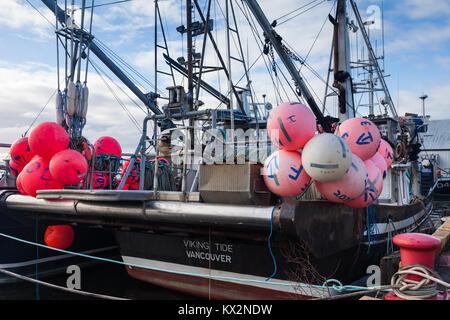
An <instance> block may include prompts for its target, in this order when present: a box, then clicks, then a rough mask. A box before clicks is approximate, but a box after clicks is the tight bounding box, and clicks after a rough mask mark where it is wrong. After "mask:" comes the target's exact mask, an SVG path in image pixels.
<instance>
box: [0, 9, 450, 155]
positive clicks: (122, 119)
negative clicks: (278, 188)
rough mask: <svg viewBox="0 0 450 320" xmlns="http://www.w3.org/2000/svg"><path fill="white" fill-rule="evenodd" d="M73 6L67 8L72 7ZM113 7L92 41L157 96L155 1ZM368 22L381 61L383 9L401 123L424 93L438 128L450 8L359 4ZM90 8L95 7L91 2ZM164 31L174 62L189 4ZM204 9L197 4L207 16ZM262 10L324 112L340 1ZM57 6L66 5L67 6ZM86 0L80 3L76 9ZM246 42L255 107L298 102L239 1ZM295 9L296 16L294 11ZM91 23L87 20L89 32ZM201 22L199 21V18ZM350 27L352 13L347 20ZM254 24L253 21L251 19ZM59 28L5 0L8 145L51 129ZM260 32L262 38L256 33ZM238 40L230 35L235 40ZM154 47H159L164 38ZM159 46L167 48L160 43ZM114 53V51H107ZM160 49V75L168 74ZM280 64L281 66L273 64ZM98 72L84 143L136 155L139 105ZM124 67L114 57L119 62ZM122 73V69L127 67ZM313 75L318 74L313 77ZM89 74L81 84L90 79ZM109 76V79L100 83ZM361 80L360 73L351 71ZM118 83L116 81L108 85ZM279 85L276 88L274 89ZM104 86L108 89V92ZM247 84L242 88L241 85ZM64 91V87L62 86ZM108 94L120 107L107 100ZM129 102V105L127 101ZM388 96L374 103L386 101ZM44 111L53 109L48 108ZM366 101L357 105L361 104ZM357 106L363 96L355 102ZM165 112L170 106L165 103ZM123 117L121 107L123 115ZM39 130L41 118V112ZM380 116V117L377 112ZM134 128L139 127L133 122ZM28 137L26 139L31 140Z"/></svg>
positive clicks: (445, 96) (355, 52) (171, 15)
mask: <svg viewBox="0 0 450 320" xmlns="http://www.w3.org/2000/svg"><path fill="white" fill-rule="evenodd" d="M67 2H68V3H71V1H67ZM111 2H116V1H114V0H95V2H94V4H95V5H96V6H97V7H95V8H94V15H93V27H92V33H93V34H94V36H95V38H96V41H98V43H100V44H101V45H102V46H106V48H107V49H105V50H108V53H109V55H110V56H114V57H120V59H122V61H125V62H126V66H129V67H132V68H133V69H135V70H136V71H138V74H137V73H135V72H131V71H130V69H127V71H130V75H131V76H133V79H135V80H136V83H137V84H138V85H139V86H140V88H141V89H142V91H144V92H150V91H154V86H155V81H154V69H155V68H154V57H155V50H154V32H155V29H154V28H155V25H154V21H155V19H154V17H155V15H154V2H153V1H150V0H131V1H125V2H121V3H115V4H110V5H103V4H108V3H111ZM356 2H357V4H358V6H359V10H360V12H361V16H362V18H363V20H364V21H366V20H373V21H375V24H373V25H372V26H370V34H371V37H372V40H373V43H374V46H375V48H376V50H377V53H378V54H379V55H382V53H383V46H382V43H383V41H382V39H383V37H382V32H381V30H382V28H381V26H382V23H381V21H382V19H381V17H382V14H381V8H384V29H385V31H384V44H385V46H384V51H385V61H384V66H385V70H386V74H387V75H389V76H388V77H387V78H386V81H387V83H388V86H389V88H390V93H391V96H392V98H393V100H394V103H395V106H396V108H397V111H398V113H399V114H404V113H405V112H413V113H419V114H420V113H421V112H422V111H421V110H422V106H421V101H420V99H419V96H420V95H422V94H423V93H426V94H427V95H428V96H429V98H428V99H427V100H426V107H427V114H429V115H430V116H431V118H432V119H442V118H450V114H449V112H448V110H449V108H450V77H449V76H448V74H449V72H450V53H449V52H450V50H449V49H450V2H449V1H448V0H428V1H421V0H384V1H382V0H357V1H356ZM86 3H87V4H88V5H91V3H92V0H86ZM159 3H160V9H161V14H162V21H163V24H164V30H165V33H166V36H167V41H168V48H169V52H170V55H171V56H172V57H174V58H178V57H180V56H183V55H185V51H186V40H185V39H183V37H182V35H181V34H180V33H178V32H177V31H176V30H175V28H176V27H178V26H180V25H182V24H184V23H185V22H184V15H185V1H184V0H181V1H180V0H160V2H159ZM206 3H207V2H206V0H199V4H200V6H201V7H202V8H205V7H206ZM259 3H260V6H261V7H262V9H263V10H264V12H265V13H266V15H267V17H268V19H269V21H273V20H277V21H278V26H277V27H276V30H277V32H278V33H279V34H280V35H281V36H282V37H283V40H284V41H285V43H286V44H287V45H288V46H289V48H290V49H291V50H292V51H293V52H295V53H296V54H297V55H298V56H300V57H302V58H305V57H307V60H306V62H307V64H308V65H307V66H306V67H303V68H302V70H301V72H302V75H303V76H304V78H305V79H306V80H307V82H308V84H309V85H310V87H311V90H312V91H313V92H314V96H315V97H316V100H318V102H319V104H321V103H322V101H323V96H324V90H325V84H324V79H326V76H327V68H328V63H329V55H330V45H331V37H332V28H331V24H330V22H329V21H328V20H327V16H328V14H329V13H330V12H332V13H333V15H334V12H335V1H334V0H331V1H328V0H316V1H312V0H279V1H272V0H261V1H259ZM58 4H59V5H60V6H64V0H59V1H58ZM80 4H81V0H76V1H75V7H76V8H79V7H80ZM233 8H234V12H235V14H236V20H237V24H238V29H239V31H240V41H241V44H242V49H243V53H244V58H245V60H246V61H247V64H248V65H250V66H252V67H251V69H250V78H251V80H252V87H253V90H254V91H255V93H256V96H255V99H256V100H257V101H258V102H262V101H263V98H262V95H263V94H266V100H268V101H271V102H272V103H273V104H274V105H276V104H278V103H280V102H282V101H288V100H293V99H295V98H294V96H293V94H292V91H290V89H289V86H288V83H287V82H286V81H285V80H284V78H283V74H284V75H286V77H287V79H288V80H289V79H290V77H289V76H287V72H286V71H285V70H284V69H283V67H282V66H280V67H281V70H279V71H278V72H277V75H278V78H276V77H275V75H274V73H273V71H271V66H270V65H269V64H270V59H269V57H267V56H265V55H261V48H262V47H261V42H260V41H261V40H260V37H261V34H262V32H261V30H260V29H259V27H256V30H255V29H252V28H250V25H249V22H248V20H247V18H249V20H250V22H252V18H251V17H250V16H246V15H247V12H248V11H247V9H246V7H245V6H244V5H243V3H242V2H241V1H240V0H233ZM296 9H299V10H296ZM224 12H225V0H215V1H213V2H212V5H211V18H212V19H214V30H213V35H214V37H215V39H216V41H217V43H218V45H219V47H220V48H221V52H222V54H223V55H225V46H224V45H225V43H226V42H225V32H224ZM80 16H81V15H80V10H76V11H75V17H76V22H77V23H80ZM89 18H90V15H89V14H87V15H86V23H87V24H88V22H89ZM194 19H195V20H199V19H200V18H199V16H198V14H196V15H194ZM352 19H354V17H353V15H352V14H351V12H350V20H352ZM253 21H254V20H253ZM54 24H55V19H54V16H53V14H52V12H50V11H49V10H48V9H47V8H46V7H45V6H44V5H43V4H42V3H41V2H40V1H39V0H0V42H1V43H2V45H1V47H0V81H1V85H0V111H1V116H0V142H3V143H12V142H13V141H15V140H16V139H17V138H19V137H20V136H21V135H23V134H24V133H26V132H27V130H28V129H29V127H30V126H31V128H32V127H33V126H34V125H36V124H37V123H39V122H43V121H55V104H54V99H53V98H52V99H50V98H51V97H52V95H53V93H54V92H55V90H56V88H57V85H58V84H57V74H58V72H57V70H58V69H57V63H56V62H57V59H56V57H57V53H56V38H55V33H54V30H55V26H54ZM254 31H256V34H255V33H254ZM232 34H233V33H232ZM158 38H159V40H161V39H162V34H161V31H160V29H158ZM202 39H203V38H202V36H200V37H198V38H196V40H195V47H196V48H197V51H201V47H202ZM350 39H351V41H352V60H353V61H356V60H357V59H361V55H362V54H365V55H367V53H366V52H367V51H363V49H362V47H363V46H362V42H361V36H360V34H359V33H351V35H350ZM160 44H163V43H162V42H160ZM236 44H237V38H236V37H235V36H232V41H231V54H232V55H233V56H235V57H239V56H240V51H239V50H237V49H238V46H237V45H236ZM59 49H60V68H59V72H60V79H63V77H64V72H65V70H64V55H63V49H62V48H61V47H59ZM109 50H110V51H109ZM206 52H207V54H206V57H205V65H209V66H218V65H219V60H218V58H217V56H216V55H215V53H214V50H213V49H212V46H211V44H210V42H207V50H206ZM161 54H162V50H161V49H159V52H158V54H157V57H158V59H159V62H158V65H159V67H158V68H159V69H160V70H162V71H168V68H167V65H166V64H165V62H164V61H163V58H162V55H161ZM275 58H276V57H275ZM91 59H92V63H93V64H94V65H95V66H97V67H98V68H99V72H100V74H101V75H102V77H100V76H99V75H98V74H97V72H96V70H95V69H94V68H93V66H92V65H89V72H88V76H87V84H88V86H89V89H90V99H89V111H88V120H87V124H86V127H85V129H84V135H85V136H86V137H87V138H88V139H89V140H90V141H91V142H93V141H95V139H97V138H98V137H100V136H104V135H110V136H113V137H115V138H116V139H117V140H118V141H119V142H120V143H121V144H122V147H123V150H124V151H126V152H131V151H133V150H134V149H135V147H136V145H137V142H138V138H139V128H138V127H139V126H140V125H141V124H142V119H143V118H144V117H145V115H146V111H145V107H143V104H142V103H141V102H140V101H139V100H138V99H137V98H136V97H134V96H133V94H132V93H131V92H130V91H128V90H127V89H126V88H125V87H124V86H123V85H122V84H121V83H120V82H119V81H118V79H117V78H116V77H114V76H113V75H111V73H110V72H109V71H108V70H107V68H106V67H105V66H104V65H102V64H101V62H100V61H99V60H98V59H97V58H96V57H95V56H94V55H92V56H91ZM115 59H118V58H115ZM122 65H123V66H125V65H124V64H122ZM310 69H312V70H313V71H314V73H312V72H311V70H310ZM84 70H85V65H84V62H83V68H82V71H81V79H82V80H84V78H85V73H84ZM103 72H105V74H103ZM232 74H233V80H234V81H235V82H237V81H238V80H239V79H241V78H242V75H243V69H242V66H241V65H240V64H239V63H236V62H235V63H233V65H232ZM353 76H354V77H356V76H358V71H357V70H354V71H353ZM203 79H204V80H206V81H208V82H209V83H211V84H212V85H214V86H215V87H216V88H218V89H219V90H220V91H221V92H222V93H223V94H226V93H227V84H226V79H225V77H224V75H223V74H222V75H221V74H218V73H214V72H213V73H210V74H205V76H204V78H203ZM112 81H113V82H112ZM272 81H275V82H276V83H277V86H276V87H274V85H273V82H272ZM105 82H106V84H105ZM176 82H177V83H178V84H185V82H186V80H185V79H183V77H182V76H180V75H178V74H177V75H176ZM245 83H246V82H245V77H244V79H242V80H241V81H240V82H239V85H242V86H244V85H245ZM171 84H172V83H171V79H170V78H169V77H165V76H162V77H160V78H159V79H158V84H157V86H158V92H160V93H161V94H162V95H165V94H166V90H165V88H166V87H167V86H169V85H171ZM60 86H61V88H63V81H61V82H60ZM109 88H111V89H112V90H113V91H114V93H115V96H116V97H117V98H118V99H119V100H120V103H119V102H118V101H117V99H116V98H115V97H114V95H113V94H112V93H111V92H110V89H109ZM130 98H131V99H130ZM381 98H382V96H380V95H379V96H377V99H381ZM49 99H50V103H48V105H47V107H46V108H45V109H43V107H44V106H45V105H46V104H47V102H48V101H49ZM200 99H201V100H202V101H204V102H205V107H208V108H216V107H221V106H220V104H219V103H218V102H217V101H216V100H214V99H213V98H212V97H210V96H208V95H207V94H205V93H204V92H203V91H201V94H200ZM366 99H367V97H365V96H362V97H361V100H360V101H361V104H364V101H365V100H366ZM356 100H357V101H359V97H358V98H357V99H356ZM159 103H160V107H161V106H162V105H163V104H164V103H165V100H159ZM123 106H124V107H125V108H124V107H123ZM42 109H43V111H42V113H41V114H40V116H39V117H38V118H37V120H36V122H34V125H32V123H33V121H34V120H35V118H36V116H37V115H38V114H39V113H40V112H41V110H42ZM326 110H327V113H328V114H331V115H334V114H335V112H336V111H335V110H336V102H335V101H334V100H333V99H329V100H328V101H327V105H326ZM367 111H368V110H367V108H365V107H360V108H359V109H358V113H359V114H361V115H366V114H367ZM379 111H380V109H378V107H377V108H376V109H375V112H376V113H379ZM133 119H135V120H136V121H137V123H138V124H137V125H136V124H135V122H134V120H133ZM28 132H29V131H28Z"/></svg>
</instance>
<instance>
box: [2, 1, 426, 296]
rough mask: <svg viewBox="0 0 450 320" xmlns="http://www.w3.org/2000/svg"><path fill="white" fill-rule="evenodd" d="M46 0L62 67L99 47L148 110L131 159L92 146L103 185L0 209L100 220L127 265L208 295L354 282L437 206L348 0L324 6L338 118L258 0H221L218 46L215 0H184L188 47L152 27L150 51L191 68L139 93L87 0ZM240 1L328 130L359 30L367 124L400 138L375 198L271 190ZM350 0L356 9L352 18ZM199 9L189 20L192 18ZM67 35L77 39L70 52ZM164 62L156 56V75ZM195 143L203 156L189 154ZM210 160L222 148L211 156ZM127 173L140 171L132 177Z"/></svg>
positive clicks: (140, 274)
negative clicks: (241, 82)
mask: <svg viewBox="0 0 450 320" xmlns="http://www.w3.org/2000/svg"><path fill="white" fill-rule="evenodd" d="M42 3H43V4H45V6H46V7H48V8H49V10H50V11H51V12H53V13H55V16H56V21H57V28H56V36H57V37H61V39H63V41H68V42H66V46H65V50H66V56H69V57H70V65H69V69H70V70H76V68H77V67H78V68H79V67H80V65H81V61H82V59H84V60H87V61H88V62H89V59H90V54H93V55H95V56H96V57H97V58H98V59H99V60H100V61H101V62H102V63H103V64H104V65H106V66H107V67H108V68H109V69H110V70H111V71H112V72H113V73H114V74H115V75H116V76H117V77H118V78H119V79H120V80H121V81H122V82H123V83H124V84H125V85H126V86H127V87H128V88H129V89H130V90H131V91H132V92H133V93H134V94H135V95H136V97H137V98H138V99H139V100H140V101H141V102H142V103H143V104H144V105H145V106H146V107H147V110H148V115H147V116H146V117H145V119H144V121H143V124H142V135H141V138H140V141H138V143H137V146H136V151H135V152H134V153H133V154H132V155H131V157H129V158H126V159H125V158H124V157H120V162H122V163H126V165H125V166H122V171H120V170H119V169H118V168H120V166H115V165H113V164H112V163H113V162H112V161H111V159H105V158H104V157H98V158H97V159H96V158H95V154H94V158H93V161H94V162H93V163H95V165H92V166H91V169H90V170H91V173H94V172H104V173H106V174H108V175H110V176H111V177H112V179H111V183H110V188H107V189H102V190H98V189H94V188H92V179H91V181H88V180H86V181H85V184H84V187H83V188H81V189H74V188H70V189H68V188H65V189H59V190H39V191H38V193H37V197H36V198H34V197H30V196H25V195H21V194H18V193H17V192H10V193H4V195H3V197H2V199H1V204H2V213H3V211H6V210H7V211H8V212H12V213H13V214H14V215H15V216H17V217H19V216H20V217H21V218H22V217H23V219H30V218H31V221H33V216H31V217H30V216H29V214H28V215H27V213H30V212H32V213H33V215H34V217H36V216H38V217H39V221H46V220H47V219H49V220H52V221H60V222H61V223H72V224H77V225H101V226H103V227H104V228H109V229H111V230H114V232H115V236H116V240H117V244H118V246H119V247H120V254H121V257H122V260H123V262H124V263H125V264H126V266H125V268H126V271H127V272H128V274H129V275H130V276H131V277H133V278H136V279H140V280H142V281H145V282H149V283H152V284H156V285H159V286H162V287H166V288H170V289H174V290H178V291H182V292H185V293H188V294H192V295H196V296H201V297H205V298H211V299H311V298H320V297H327V296H330V295H336V294H339V292H338V290H336V288H333V287H331V286H329V285H328V284H329V283H334V284H336V283H342V284H352V283H354V282H355V281H357V280H359V279H361V278H362V277H364V276H366V275H367V274H366V270H367V267H368V266H370V265H379V262H380V259H381V257H383V256H384V255H385V254H387V253H390V250H393V244H392V237H393V235H395V234H399V233H404V232H421V231H426V230H429V228H430V224H429V215H430V212H431V209H432V208H431V207H432V205H431V203H430V202H429V201H427V199H426V198H424V197H422V198H421V197H419V191H418V189H417V183H416V180H417V177H418V170H417V161H415V160H414V159H413V156H411V154H412V153H411V138H412V137H413V135H414V130H417V126H415V124H414V122H411V121H409V122H408V121H405V120H404V119H400V117H399V116H398V114H397V113H396V111H395V107H394V103H393V100H392V99H391V97H390V94H389V90H388V88H387V85H386V82H385V80H384V77H385V76H384V70H382V69H381V67H380V65H379V63H378V60H379V59H378V57H377V56H376V55H375V51H374V49H373V47H372V45H371V42H370V38H369V35H368V33H367V29H366V25H365V23H364V22H363V20H362V18H361V16H360V14H359V11H358V8H357V6H356V3H355V1H353V0H348V1H346V0H337V1H335V3H334V5H333V9H334V8H335V11H334V15H332V14H331V13H332V12H330V15H329V17H328V19H329V21H330V23H332V24H333V26H334V27H333V30H334V31H333V34H332V35H331V38H332V40H333V41H332V50H331V55H330V66H331V64H332V61H334V68H329V69H330V72H329V74H328V75H329V77H328V78H330V75H331V74H333V75H334V83H333V85H330V83H329V80H330V79H328V80H327V81H326V86H327V92H326V98H327V99H329V100H331V99H332V98H333V97H335V98H337V101H338V108H337V109H338V110H337V115H338V117H332V116H330V115H325V114H324V111H323V110H321V109H320V108H319V105H318V104H317V102H316V99H315V98H314V96H313V94H312V93H311V90H310V87H309V86H308V85H307V83H306V81H305V79H304V78H303V77H302V75H301V73H300V72H299V66H305V67H309V65H308V64H307V61H306V60H305V59H301V58H300V57H299V56H298V55H297V54H296V53H295V50H294V49H293V48H292V47H290V46H288V45H287V44H286V43H285V41H284V40H283V38H282V36H283V35H282V34H278V33H277V31H276V25H277V23H276V21H274V22H273V23H270V22H269V21H268V19H267V17H266V15H265V13H264V12H263V10H262V9H261V7H260V6H259V4H258V2H257V1H256V0H245V1H242V3H239V2H237V1H230V0H226V1H225V3H224V5H225V13H224V17H225V26H226V35H227V41H226V42H225V47H226V50H225V51H226V54H225V55H223V54H222V52H221V50H220V48H219V46H218V39H216V38H215V37H214V35H213V32H212V30H213V25H214V23H213V21H212V19H211V3H212V1H207V2H206V3H205V4H204V7H203V6H201V5H200V4H199V3H198V1H197V0H187V1H186V25H182V26H180V27H178V28H177V31H178V32H180V33H181V34H183V35H184V36H185V37H186V40H187V54H186V58H183V57H181V58H178V59H175V58H173V57H171V56H170V54H169V52H168V49H167V41H166V36H165V33H164V32H162V35H163V40H164V43H165V45H161V44H159V43H158V42H157V40H156V36H155V46H154V48H155V52H156V54H155V56H156V57H155V59H157V56H158V55H159V54H158V51H157V50H158V48H160V49H161V51H164V52H163V54H162V56H163V57H164V61H165V62H166V64H167V66H168V67H169V70H170V72H166V75H168V76H171V77H172V79H175V78H174V77H173V74H174V73H178V74H181V75H183V76H184V77H185V78H186V79H187V89H185V87H184V86H182V85H180V84H179V83H175V80H174V83H173V86H169V87H168V88H167V94H166V95H164V96H161V94H160V93H159V91H157V90H155V92H150V93H147V92H143V91H142V90H141V89H140V88H139V87H138V86H137V85H136V84H135V83H134V81H133V80H132V79H130V77H129V76H128V75H127V74H126V73H125V72H123V71H122V70H121V68H119V67H118V66H117V64H116V63H115V62H114V61H113V60H112V59H111V58H110V57H108V55H107V54H106V53H105V52H104V50H102V48H101V46H100V45H99V42H98V41H96V39H95V37H94V36H93V35H92V34H91V28H85V26H84V20H83V19H84V12H85V10H86V3H85V1H82V5H81V7H80V8H81V10H82V20H81V24H80V25H77V24H75V23H73V22H72V21H73V10H72V11H71V10H70V8H69V7H67V6H66V7H65V8H61V7H60V6H58V1H53V0H42ZM72 4H73V3H72ZM349 5H350V6H349ZM91 7H92V8H93V7H94V6H91ZM349 8H350V9H349ZM237 9H239V10H240V11H241V13H242V14H243V15H244V16H245V17H246V18H247V21H248V23H249V24H250V25H251V26H252V30H254V31H255V35H257V36H258V37H260V36H262V38H260V41H261V44H262V45H261V47H260V50H261V53H262V55H263V57H264V56H267V57H268V60H269V61H270V62H271V63H272V64H273V70H278V69H277V68H278V66H277V63H280V62H281V64H282V65H283V66H284V68H285V69H286V70H287V72H288V74H289V76H290V77H291V79H292V80H291V81H289V82H290V83H291V84H292V85H293V87H292V93H291V98H290V100H291V101H300V102H302V103H304V105H306V106H308V107H309V109H310V110H311V111H312V113H313V114H314V116H315V118H316V120H317V124H318V127H319V128H318V130H319V132H321V131H323V132H326V133H331V132H335V133H337V130H334V129H333V127H334V126H336V125H337V126H338V127H339V125H340V124H341V123H343V122H344V121H345V120H347V119H352V118H355V117H356V116H357V114H356V107H357V106H356V104H355V103H354V101H355V99H354V97H353V96H354V95H355V94H356V93H357V91H358V85H359V84H358V83H357V82H356V79H353V78H352V77H351V68H352V63H351V61H350V50H349V35H348V33H349V29H350V27H351V28H352V29H353V30H356V31H358V29H359V32H360V34H361V36H362V39H363V41H364V44H365V48H366V51H365V52H366V53H367V59H366V60H365V61H363V60H360V61H358V62H357V63H356V64H358V65H359V67H364V68H365V70H366V71H367V72H366V74H368V75H369V76H370V78H369V79H370V80H371V81H369V82H367V83H369V85H370V87H369V88H368V91H369V92H372V95H370V97H371V100H370V105H371V106H372V109H371V112H369V115H368V116H367V117H366V119H370V120H371V121H373V123H375V124H376V126H377V127H378V128H379V131H380V132H381V136H382V137H383V139H385V140H386V141H388V143H389V144H390V145H391V147H393V150H395V154H392V155H391V156H392V157H393V158H394V159H393V160H394V161H393V162H392V164H391V165H390V166H389V168H388V169H387V172H386V177H385V179H384V182H383V183H384V185H383V191H382V193H381V194H380V195H379V197H378V200H377V201H376V202H374V203H373V204H371V205H370V206H368V207H365V208H359V209H354V208H350V207H348V206H346V205H345V204H343V203H334V202H331V201H328V200H325V199H324V198H323V197H322V196H321V195H320V193H319V192H318V191H317V189H316V188H315V187H314V184H309V185H307V186H305V187H306V188H305V189H307V190H305V192H304V193H302V194H301V196H299V197H294V198H292V197H280V196H277V195H276V194H274V193H273V192H271V191H270V190H269V189H268V187H267V185H266V184H265V181H264V178H263V175H261V169H262V168H263V163H264V160H265V159H266V158H267V157H268V156H269V155H270V153H271V152H272V151H273V150H274V145H273V143H271V142H270V139H268V137H267V126H268V122H269V118H270V113H271V111H272V109H273V108H272V105H271V104H270V103H266V102H265V101H264V103H257V102H255V100H256V98H255V96H254V90H253V89H252V87H251V81H250V77H249V73H248V72H247V71H248V69H249V68H248V63H249V62H248V61H246V59H245V57H244V54H243V50H242V46H241V44H240V38H239V28H238V25H237V23H236V17H235V11H236V10H237ZM350 10H351V12H352V13H353V16H354V17H355V19H356V22H353V21H352V22H351V23H349V21H348V15H349V12H350ZM194 13H195V17H197V18H198V19H199V20H198V21H193V16H194ZM158 18H159V19H160V18H161V15H160V11H159V7H158V1H155V22H156V23H155V30H156V28H157V26H158V23H157V22H158ZM324 18H327V17H324ZM159 27H160V28H162V24H161V23H159ZM356 31H355V32H356ZM155 34H156V31H155ZM201 35H203V37H204V38H203V45H202V52H201V53H197V54H196V52H195V50H194V48H193V43H194V41H193V39H194V38H195V37H199V36H201ZM232 37H233V38H232ZM232 39H235V40H236V43H237V44H238V45H237V48H238V49H239V50H237V51H238V55H237V56H233V54H232V52H231V51H232V50H231V45H230V44H231V43H232V42H233V41H234V40H232ZM63 41H60V42H63ZM207 41H209V42H210V44H211V45H212V46H213V48H214V51H213V53H214V54H215V55H216V56H217V61H218V62H219V66H217V67H211V66H206V65H204V60H203V57H204V56H205V48H206V45H205V44H206V42H207ZM69 44H70V45H71V46H72V51H71V52H70V53H67V51H69ZM275 53H276V54H277V56H278V59H276V61H275V58H274V57H275ZM77 57H78V58H77ZM271 59H272V60H271ZM231 61H237V62H239V63H241V65H242V66H243V68H244V70H247V71H246V72H245V73H244V78H245V79H246V80H247V86H245V87H239V86H237V85H236V83H237V82H238V81H236V80H237V79H233V76H232V72H231V71H232V70H231V68H232V64H231ZM88 62H86V63H88ZM93 66H94V64H93ZM213 71H214V72H222V73H223V74H225V76H226V78H227V86H228V88H227V93H226V94H223V93H221V92H220V90H218V89H217V88H215V87H214V85H211V84H210V83H208V82H206V81H205V80H204V79H202V74H203V73H206V72H213ZM278 72H280V73H281V71H278ZM161 73H163V72H162V71H161V70H158V69H157V64H156V62H155V81H156V75H158V74H161ZM69 75H71V76H72V78H70V77H69V78H67V79H66V85H67V86H66V88H63V90H61V92H60V100H59V101H63V103H62V104H58V106H60V107H58V120H57V123H60V124H61V125H64V126H66V127H67V128H68V130H69V131H70V130H71V131H70V132H72V134H74V136H73V137H75V136H78V137H79V136H80V131H79V130H78V129H77V128H80V127H82V126H79V127H77V126H76V125H75V124H76V123H82V121H85V120H80V119H81V118H80V119H78V120H76V118H74V117H72V118H70V117H67V104H64V101H67V100H68V99H66V98H67V97H68V94H69V89H68V88H69V87H76V88H79V90H81V88H82V87H83V85H82V84H79V82H77V83H76V84H75V83H74V78H73V72H72V73H71V72H69ZM274 85H275V84H274ZM359 86H360V87H361V85H359ZM200 90H203V91H205V92H208V94H210V95H211V96H212V97H214V98H215V99H216V100H218V101H219V102H220V104H221V105H223V106H224V108H212V107H208V105H206V104H205V103H204V102H202V101H200V100H199V91H200ZM375 91H381V92H382V93H383V94H384V96H385V98H384V99H382V101H381V102H380V103H381V105H382V106H383V107H384V108H385V110H386V112H385V114H382V115H380V116H375V115H374V112H373V106H374V104H375V102H374V101H373V92H375ZM364 92H367V90H366V91H364ZM163 104H164V105H163ZM323 106H324V107H325V103H324V104H323ZM388 109H389V111H390V114H388V112H387V110H388ZM83 119H84V118H83ZM77 121H78V122H77ZM239 130H242V132H244V130H247V131H246V132H247V136H245V134H244V135H243V140H239V134H238V131H239ZM199 132H200V133H201V134H202V139H206V140H205V143H204V144H200V146H199V144H198V143H194V142H195V141H197V140H198V139H199V138H198V136H196V134H199ZM211 132H213V133H214V134H211ZM248 132H250V133H248ZM77 133H78V134H77ZM208 134H209V136H208ZM223 141H225V146H226V147H224V148H230V149H227V150H231V152H230V153H225V154H220V153H219V152H218V149H214V148H213V147H214V146H215V144H214V143H215V142H223ZM208 148H212V149H208ZM150 149H151V150H152V151H151V152H150V151H149V150H150ZM205 150H206V151H209V152H205ZM252 152H253V153H255V152H256V154H257V155H258V156H260V155H263V157H262V159H261V158H260V159H259V160H260V161H256V162H252V161H250V157H251V154H253V153H252ZM218 154H219V155H218ZM199 155H200V156H199ZM196 156H198V157H199V158H200V161H198V160H195V159H197V158H196ZM207 156H209V157H210V158H209V159H208V158H207ZM210 159H221V160H222V161H221V162H220V161H219V163H218V162H213V163H212V164H211V163H208V160H210ZM237 160H241V161H240V162H238V161H237ZM95 161H97V162H95ZM108 161H109V162H108ZM102 163H103V164H105V163H106V164H109V165H102ZM88 176H89V175H88ZM91 177H92V175H91ZM129 179H135V180H134V184H133V185H132V186H131V185H130V183H129V181H130V180H129ZM50 200H51V201H50ZM54 200H59V201H54Z"/></svg>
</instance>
